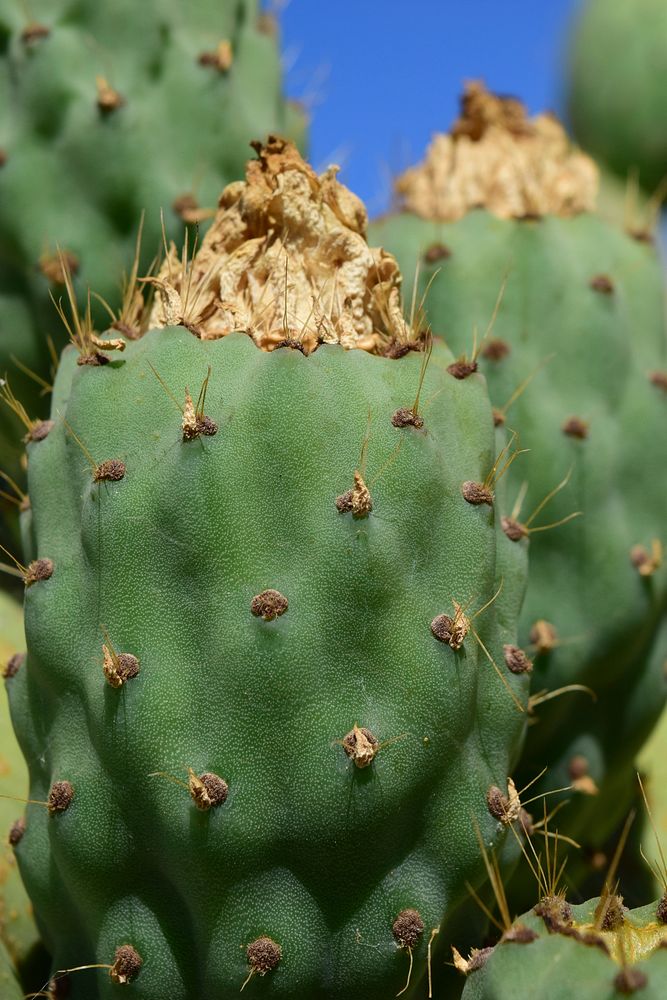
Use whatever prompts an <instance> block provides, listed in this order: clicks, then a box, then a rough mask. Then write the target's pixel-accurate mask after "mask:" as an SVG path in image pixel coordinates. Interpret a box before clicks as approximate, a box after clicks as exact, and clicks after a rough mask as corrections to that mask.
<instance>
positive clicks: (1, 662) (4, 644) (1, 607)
mask: <svg viewBox="0 0 667 1000" xmlns="http://www.w3.org/2000/svg"><path fill="white" fill-rule="evenodd" d="M23 649H25V639H24V635H23V609H22V608H21V605H20V604H18V603H17V602H16V601H14V600H13V599H12V598H11V597H9V596H8V595H7V594H2V593H0V669H1V670H2V673H3V674H4V675H5V680H4V681H3V682H2V686H3V688H4V687H5V686H6V685H7V684H9V683H11V678H10V677H9V675H10V674H11V673H12V672H13V670H14V669H15V668H16V667H17V666H18V665H19V664H20V663H21V657H22V655H23V654H22V653H21V650H23ZM27 791H28V769H27V767H26V764H25V761H24V759H23V755H22V753H21V751H20V749H19V746H18V744H17V742H16V737H15V736H14V731H13V729H12V725H11V722H10V718H9V705H8V701H7V698H6V696H5V693H4V690H3V691H2V693H1V694H0V793H2V794H3V795H15V796H17V797H18V796H23V797H25V796H26V794H27ZM21 811H22V809H21V805H20V803H18V802H14V801H10V800H9V799H0V838H1V841H0V945H1V946H2V948H3V949H4V950H5V952H6V955H7V959H8V961H9V960H10V959H11V965H12V967H19V968H23V967H25V965H26V963H27V962H28V961H29V960H30V959H31V958H32V957H33V952H34V949H35V947H36V945H37V941H38V934H37V928H36V927H35V921H34V918H33V916H32V905H31V903H30V900H29V898H28V895H27V893H26V891H25V889H24V888H23V883H22V881H21V876H20V875H19V871H18V867H17V864H16V859H15V857H14V852H13V850H12V847H11V845H10V843H9V840H8V838H9V835H10V831H11V829H12V827H13V825H14V823H15V822H16V820H18V819H19V817H20V816H21ZM0 968H1V962H0ZM2 975H3V973H2V972H0V983H2V981H3V980H2ZM6 988H7V989H8V987H6ZM0 996H2V997H3V998H4V996H5V993H3V992H1V991H0Z"/></svg>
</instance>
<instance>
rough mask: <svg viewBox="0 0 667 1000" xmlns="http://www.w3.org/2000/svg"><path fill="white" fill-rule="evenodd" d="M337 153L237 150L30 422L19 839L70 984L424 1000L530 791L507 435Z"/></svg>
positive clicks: (12, 685)
mask: <svg viewBox="0 0 667 1000" xmlns="http://www.w3.org/2000/svg"><path fill="white" fill-rule="evenodd" d="M335 173H336V172H335V169H331V170H329V171H327V172H326V173H325V174H323V175H322V176H320V177H318V176H317V175H316V174H315V173H314V172H313V171H312V170H311V169H310V168H309V167H308V166H307V165H306V164H305V163H304V162H303V161H302V160H301V158H300V156H299V154H298V153H297V151H296V149H295V148H294V147H293V146H290V145H286V144H285V143H283V142H279V141H277V140H276V141H273V142H272V143H271V144H270V145H269V146H268V147H267V148H265V149H263V150H261V151H260V154H259V157H258V159H257V160H255V161H253V162H252V163H250V164H249V166H248V170H247V181H246V184H245V185H239V184H233V185H231V186H229V187H228V188H227V189H226V190H225V191H224V192H223V195H222V197H221V199H220V206H221V208H220V211H219V214H218V215H217V217H216V219H215V221H214V222H213V224H212V226H211V228H210V229H209V231H208V233H207V235H206V237H205V239H204V241H203V243H202V245H201V248H200V249H199V251H198V253H197V254H196V256H195V257H194V258H193V259H191V260H188V259H187V258H186V257H185V256H183V257H181V258H179V257H178V255H177V254H176V251H175V250H174V249H172V250H171V251H170V253H169V254H168V256H167V259H166V261H165V264H164V267H163V268H162V270H161V271H160V273H159V274H158V275H157V276H156V277H155V278H154V279H153V285H154V289H155V298H154V301H153V305H152V307H151V312H150V316H149V317H148V319H147V325H148V326H149V327H150V329H149V330H148V332H146V333H145V334H144V335H143V336H142V337H141V338H139V339H137V340H134V341H131V340H128V341H123V344H122V346H123V347H124V350H123V351H122V352H119V353H117V354H113V353H110V352H107V353H106V354H105V358H106V359H107V360H108V363H106V364H101V363H100V361H101V357H100V348H99V346H98V343H96V342H94V341H92V340H91V338H90V329H89V327H88V326H87V325H86V323H85V321H84V320H81V321H80V322H77V321H75V322H74V324H73V329H74V330H75V333H76V339H77V348H74V347H72V348H69V349H67V350H66V351H65V352H64V354H63V358H62V361H61V365H60V368H59V372H58V375H57V378H56V384H55V388H54V399H53V413H52V416H53V420H54V424H53V426H52V428H51V429H50V432H49V433H48V435H47V436H45V437H44V438H43V439H42V440H39V441H34V442H31V443H29V444H28V451H29V490H30V498H31V508H30V510H27V511H26V512H25V513H24V515H23V517H24V529H25V538H26V541H27V551H26V557H25V558H26V562H27V565H26V566H25V567H24V576H25V581H26V598H25V616H26V635H27V644H28V655H27V661H26V662H25V664H24V665H23V666H22V667H21V669H20V670H19V671H18V672H17V673H16V674H15V676H13V677H12V678H11V680H10V682H9V684H8V690H9V698H10V706H11V711H12V718H13V722H14V726H15V728H16V731H17V734H18V738H19V741H20V743H21V746H22V748H23V751H24V753H25V756H26V759H27V761H28V764H29V768H30V779H31V787H30V799H31V800H34V801H33V803H32V804H29V805H28V806H27V808H26V813H25V832H24V835H23V836H22V838H21V839H20V841H19V842H18V843H17V844H16V846H15V851H16V856H17V858H18V862H19V865H20V868H21V871H22V873H23V876H24V879H25V881H26V884H27V886H28V888H29V892H30V895H31V898H32V900H33V903H34V906H35V911H36V916H37V919H38V923H39V926H40V928H41V929H42V931H43V935H44V939H45V942H46V944H47V946H48V947H49V948H50V949H51V951H52V953H53V955H54V967H53V972H54V973H56V972H57V971H58V970H62V969H67V968H71V967H74V966H82V965H86V964H91V965H93V964H95V963H101V964H104V965H106V967H107V968H106V971H104V970H102V971H100V970H99V969H98V970H93V969H91V970H89V971H81V972H77V973H72V974H71V975H70V977H69V983H70V989H71V993H70V996H71V997H72V998H73V1000H75V998H79V1000H81V998H84V997H85V1000H96V998H98V997H99V998H103V997H113V996H115V995H116V992H117V987H118V985H119V984H128V986H129V987H131V995H133V996H134V995H136V996H138V997H142V998H143V1000H158V998H159V1000H161V998H163V997H164V996H165V995H167V994H168V995H169V997H170V1000H186V998H187V1000H191V998H192V997H194V996H206V997H217V996H223V995H224V996H228V995H229V996H232V995H235V994H236V993H237V992H238V990H239V989H240V988H241V987H242V986H244V987H245V991H246V993H247V995H249V996H262V995H264V994H269V993H270V995H271V996H276V997H277V996H281V997H290V998H291V1000H297V998H299V997H304V998H306V997H307V998H308V1000H312V998H315V997H318V998H322V1000H325V998H326V1000H337V998H340V1000H342V998H349V997H351V996H362V995H363V996H365V997H368V998H369V1000H373V998H378V1000H379V998H382V1000H385V998H386V997H387V996H390V995H392V994H395V993H397V992H398V991H399V990H401V989H402V988H403V987H406V988H405V993H404V995H405V996H407V997H410V996H417V995H419V996H421V995H423V992H424V990H425V988H426V985H425V981H426V978H427V976H428V977H432V979H433V983H434V988H436V987H437V986H438V984H439V982H440V981H441V980H442V978H443V977H444V976H446V975H447V974H448V972H447V968H446V966H445V964H444V962H443V956H444V955H446V954H448V952H447V947H446V945H447V941H448V940H452V936H453V935H454V933H456V934H457V935H465V933H467V932H466V931H465V930H464V927H465V926H466V920H467V919H468V918H467V916H466V914H467V912H468V911H469V895H468V889H467V884H470V885H473V886H476V887H478V888H479V886H480V885H481V883H482V882H483V879H484V869H483V865H482V861H481V859H480V857H479V852H478V849H477V843H476V836H475V833H474V826H475V825H477V826H478V827H479V828H480V829H481V830H482V832H483V835H484V836H485V838H486V839H487V841H489V842H493V843H496V844H498V845H499V847H500V849H501V850H502V849H503V848H502V844H503V842H504V841H506V840H508V837H507V830H506V827H507V826H508V824H509V822H510V821H513V820H514V819H515V818H516V817H518V816H519V814H520V813H521V804H520V800H519V796H518V794H517V792H516V789H515V788H514V785H513V784H512V783H511V782H509V784H508V777H507V776H508V775H509V774H511V768H512V766H513V763H514V760H515V759H516V756H517V753H518V750H519V745H520V740H521V736H522V732H523V729H524V720H525V712H524V711H523V709H525V705H526V694H527V675H526V673H525V669H524V664H523V662H522V656H521V651H520V650H519V649H518V648H517V645H516V625H517V620H518V612H519V608H520V604H521V599H522V595H523V586H524V577H525V546H514V545H513V544H512V543H511V542H510V541H509V540H508V539H507V538H506V537H505V535H504V534H503V532H502V531H501V530H500V527H499V524H498V523H496V520H495V518H494V509H493V507H494V499H493V495H492V494H493V491H494V490H495V489H496V486H497V484H498V483H499V481H500V477H501V472H502V468H503V466H504V465H506V464H507V463H509V462H511V460H512V449H511V447H510V448H505V450H504V454H502V455H501V456H499V458H497V459H494V455H495V444H494V432H493V424H492V419H491V408H490V404H489V401H488V397H487V394H486V390H485V386H484V382H483V380H482V379H481V378H480V377H478V376H474V377H472V378H470V379H468V380H466V381H458V380H456V379H454V378H452V377H451V375H450V374H449V373H448V372H447V370H446V369H447V366H448V365H449V364H451V362H452V356H451V355H450V354H449V352H448V351H447V350H446V349H445V348H444V346H443V345H442V344H435V345H433V347H432V353H431V350H430V349H429V350H423V348H424V346H425V343H424V340H423V338H419V337H417V336H416V335H415V334H413V332H412V330H411V328H410V326H409V324H408V323H407V322H406V320H405V319H404V318H403V313H402V309H401V303H400V296H399V291H400V274H399V273H398V270H397V267H396V263H395V261H394V259H393V258H392V257H391V256H390V255H389V254H386V253H384V252H382V251H377V250H372V249H370V248H369V246H368V244H367V242H366V240H365V227H366V217H365V210H364V207H363V205H362V204H361V203H360V202H359V201H358V200H357V199H356V198H355V197H354V196H353V195H352V194H351V193H350V192H349V191H347V190H346V189H345V188H344V187H342V186H341V185H340V184H339V183H338V182H337V181H336V176H335ZM142 329H143V327H142ZM239 331H241V332H239ZM110 346H113V345H111V344H110ZM501 485H502V484H500V485H498V489H500V488H501ZM473 487H476V488H477V490H478V491H480V490H485V491H486V493H487V494H488V497H487V499H486V500H485V501H484V502H483V503H481V504H480V503H472V502H469V501H467V500H466V498H465V494H466V493H468V494H469V495H472V494H471V490H472V488H473ZM473 492H474V491H473ZM505 790H506V791H507V794H505ZM39 803H43V804H39ZM512 852H514V853H516V846H515V844H514V840H513V838H512V837H511V836H510V837H509V842H508V843H507V844H506V846H505V853H506V856H507V857H508V859H509V855H510V854H511V853H512ZM438 929H439V932H440V933H439V935H437V936H436V933H435V932H436V931H437V930H438ZM129 992H130V990H129V989H128V993H129Z"/></svg>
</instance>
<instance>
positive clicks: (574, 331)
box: [372, 140, 667, 849]
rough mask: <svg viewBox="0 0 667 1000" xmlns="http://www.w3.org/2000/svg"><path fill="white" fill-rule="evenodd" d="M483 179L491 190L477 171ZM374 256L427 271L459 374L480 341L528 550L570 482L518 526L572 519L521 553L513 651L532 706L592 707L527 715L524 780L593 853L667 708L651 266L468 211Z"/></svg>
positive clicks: (658, 334)
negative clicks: (461, 359)
mask: <svg viewBox="0 0 667 1000" xmlns="http://www.w3.org/2000/svg"><path fill="white" fill-rule="evenodd" d="M489 141H490V140H489ZM471 145H472V144H471ZM473 155H475V153H474V151H473V152H471V153H470V156H471V157H473ZM476 155H478V156H480V157H481V155H482V154H481V153H478V154H476ZM526 155H527V154H526ZM501 162H503V161H502V159H501ZM556 167H558V169H561V167H560V166H559V163H558V162H556V163H555V164H554V170H555V169H556ZM480 169H481V168H480ZM563 169H565V168H563ZM568 169H569V168H568ZM577 169H579V168H578V167H577ZM480 176H481V177H482V178H483V179H484V180H485V181H486V182H487V183H488V178H486V174H485V173H484V170H482V171H481V175H480ZM545 176H546V177H547V179H548V178H549V177H550V176H551V175H550V174H549V172H548V170H546V169H545ZM558 176H563V175H562V174H559V175H558ZM510 177H511V175H510ZM480 183H481V182H480ZM489 186H490V188H491V190H492V191H493V192H494V193H495V194H496V195H497V190H498V189H497V188H496V189H494V188H493V187H492V185H490V184H489ZM526 187H527V188H529V185H528V184H526ZM510 188H511V185H510ZM439 190H442V191H444V192H445V194H446V193H447V191H448V189H447V188H442V189H439ZM557 190H559V191H562V189H561V188H557ZM565 190H566V191H567V190H569V189H568V188H567V187H566V188H565ZM548 193H549V192H547V194H548ZM531 196H532V197H533V199H534V207H537V206H539V205H540V204H542V203H543V202H544V200H545V197H546V195H545V194H544V191H542V190H538V191H537V192H535V191H532V189H531ZM543 196H544V197H543ZM547 200H548V199H547ZM504 204H505V205H507V201H505V202H504ZM501 207H502V206H501ZM527 207H528V206H526V205H524V208H527ZM372 239H373V241H374V242H377V243H380V244H382V245H383V246H385V247H386V248H387V249H388V250H391V251H392V252H393V253H395V254H396V256H397V258H398V260H399V263H400V265H401V268H402V270H403V273H404V275H405V277H406V283H407V286H408V287H410V282H411V277H412V274H413V273H414V269H415V266H416V264H417V262H418V261H419V262H420V263H421V271H420V287H421V288H422V289H425V288H426V286H427V285H429V286H430V287H429V291H428V295H427V298H426V306H425V310H426V314H427V317H428V319H429V321H430V322H431V324H432V326H433V330H434V332H435V333H437V334H440V335H442V336H444V337H445V338H446V340H447V342H448V343H449V345H450V346H451V347H452V349H453V350H454V351H455V352H456V353H458V352H460V353H461V355H465V356H466V358H467V361H468V362H470V360H471V355H472V353H473V342H474V337H475V333H474V331H476V339H477V345H478V355H477V359H476V360H477V361H478V365H479V370H480V371H483V373H484V374H485V376H486V378H487V380H488V385H489V390H490V394H491V398H492V401H493V403H494V404H495V406H496V408H497V411H500V412H499V413H498V419H499V420H501V421H504V425H505V427H506V428H512V429H514V430H516V431H517V433H518V435H519V439H520V445H521V447H522V448H527V449H529V450H528V453H527V454H526V455H525V456H522V460H521V463H517V465H515V466H514V467H513V468H512V469H511V470H510V472H509V474H508V480H509V483H508V486H507V489H508V493H509V495H510V496H511V497H512V499H511V500H510V507H511V505H512V504H513V502H514V499H513V498H514V497H516V496H518V494H519V492H520V489H521V485H522V482H524V481H525V482H526V483H527V492H526V494H525V497H524V500H523V504H522V507H521V511H520V512H517V513H516V514H515V517H514V521H515V522H516V523H514V524H512V523H507V522H506V527H507V530H508V532H509V533H512V532H513V530H514V537H522V535H523V534H524V529H523V528H522V525H523V524H525V522H526V521H527V520H528V519H529V517H530V515H531V514H532V513H533V512H534V511H535V510H536V508H537V507H538V505H539V504H540V503H541V501H542V500H544V499H545V498H546V497H547V496H548V494H549V493H550V492H551V491H552V490H553V489H554V488H555V487H556V486H557V485H558V484H559V483H561V482H562V481H563V480H564V479H565V478H566V477H567V476H568V474H569V476H570V479H569V483H568V485H567V486H566V487H564V488H563V489H562V490H561V491H560V492H559V493H558V494H557V495H556V496H554V497H553V498H552V499H551V501H550V502H549V504H548V505H547V506H546V507H545V509H544V510H543V511H541V512H540V513H539V515H538V516H536V518H535V519H534V521H533V522H532V523H531V524H530V525H529V527H530V528H535V527H538V528H539V527H540V526H543V525H547V524H549V523H553V522H559V521H561V519H565V518H567V517H568V516H569V515H571V514H574V513H575V512H581V514H582V516H579V517H577V518H575V519H573V520H572V521H570V522H569V523H565V524H562V525H561V526H560V527H556V528H553V529H551V530H549V531H544V532H539V533H533V534H531V535H530V538H531V567H530V585H529V588H528V596H527V600H526V604H525V606H524V611H523V615H522V628H521V630H520V636H521V643H522V645H523V647H524V648H528V647H529V646H530V645H531V643H532V655H533V656H534V659H535V669H534V672H533V682H532V686H533V691H534V692H535V694H538V693H539V692H541V691H544V690H549V691H554V690H556V689H559V688H563V687H567V686H569V685H576V684H578V685H584V686H585V687H587V688H589V689H590V690H591V691H592V692H593V693H594V696H595V700H593V698H592V696H591V694H587V693H586V692H584V691H578V692H577V691H571V692H569V693H564V694H563V695H561V696H560V697H559V698H557V699H554V700H551V701H549V702H547V703H544V704H543V705H539V706H536V709H535V713H536V720H537V724H535V725H533V726H531V727H530V728H529V735H528V741H527V746H526V751H525V755H524V761H525V763H524V765H523V769H522V778H521V780H522V781H526V780H529V779H530V778H532V777H534V776H535V775H536V774H538V773H539V772H540V771H541V769H542V768H543V767H548V769H549V770H548V773H547V774H546V775H545V777H544V778H543V779H542V781H541V782H540V783H539V784H538V786H537V791H543V790H545V789H547V788H562V787H563V786H564V785H568V784H570V783H571V782H574V785H575V789H578V790H579V794H578V799H579V801H578V804H577V808H576V809H572V810H569V811H565V812H563V813H562V814H561V820H560V822H561V824H562V826H561V829H563V828H565V827H567V828H568V829H569V830H570V831H572V832H573V833H574V836H575V837H577V838H579V837H581V838H582V841H583V843H584V844H585V845H586V846H589V847H591V848H593V849H595V848H598V847H600V846H601V845H602V844H603V843H604V841H605V839H606V837H607V836H608V835H609V834H610V832H611V831H612V830H613V828H614V827H615V825H616V824H617V823H618V822H619V820H621V819H622V818H623V817H624V815H625V812H626V810H627V808H628V805H629V802H630V800H631V799H632V797H633V795H634V790H635V780H634V773H633V767H634V763H633V762H634V757H635V755H636V753H637V752H638V750H639V749H640V747H641V745H642V744H643V742H644V740H645V739H646V737H647V736H648V734H649V732H650V730H651V728H652V726H653V725H654V723H655V721H656V720H657V718H658V716H659V714H660V711H661V708H662V706H663V704H664V701H665V695H666V694H667V680H666V678H665V674H664V670H663V663H664V659H665V645H664V638H663V635H662V633H661V631H660V627H661V622H662V621H664V615H665V608H666V603H667V570H666V567H665V566H664V565H663V564H662V563H661V546H662V545H664V543H665V542H666V541H667V536H666V534H665V511H664V496H665V488H666V486H667V481H666V478H665V476H666V470H667V436H666V435H665V433H664V428H665V419H666V418H667V391H666V389H667V361H666V353H665V338H664V326H663V298H662V282H661V268H660V264H659V261H658V258H657V256H656V254H655V251H654V249H653V247H652V246H650V245H648V244H647V243H646V242H645V241H643V240H636V239H632V238H630V237H629V236H626V235H625V234H623V233H622V232H620V231H618V230H617V229H615V228H613V227H612V226H610V225H607V224H606V223H604V222H603V221H602V220H600V219H599V218H598V217H597V216H596V215H594V214H592V213H590V212H583V213H581V214H574V215H573V216H568V217H563V216H562V215H560V216H557V215H555V214H545V215H542V214H540V213H538V214H537V215H533V214H531V213H528V217H524V218H521V219H517V218H501V217H498V214H492V213H491V212H489V211H486V210H483V209H478V210H468V211H467V212H466V214H464V215H463V217H461V218H459V219H457V220H456V221H451V222H444V221H433V220H427V219H424V218H421V217H418V216H417V215H416V214H413V213H410V212H404V213H402V214H399V215H397V216H395V217H390V218H387V219H386V220H383V221H381V222H379V223H377V224H376V225H375V226H374V227H373V229H372ZM503 287H504V294H503V295H502V301H501V302H500V305H499V307H498V310H497V316H496V319H495V324H494V326H493V329H492V330H491V332H490V333H489V334H488V336H487V337H486V338H485V339H483V338H484V334H485V331H486V330H487V328H488V326H489V322H490V320H491V317H492V316H493V314H494V308H495V306H496V303H497V300H498V296H499V293H500V292H501V289H503ZM522 386H523V391H522V393H521V394H520V395H519V397H518V398H515V399H514V401H513V402H511V400H512V397H513V395H514V393H515V392H516V391H517V390H518V389H519V388H520V387H522ZM508 403H509V404H510V405H508ZM504 513H510V511H509V510H507V511H505V512H504ZM545 623H547V624H545ZM549 625H551V626H553V628H554V629H555V631H553V630H552V629H550V628H549V627H548V626H549ZM596 790H597V794H595V792H596ZM587 793H588V794H587Z"/></svg>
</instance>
